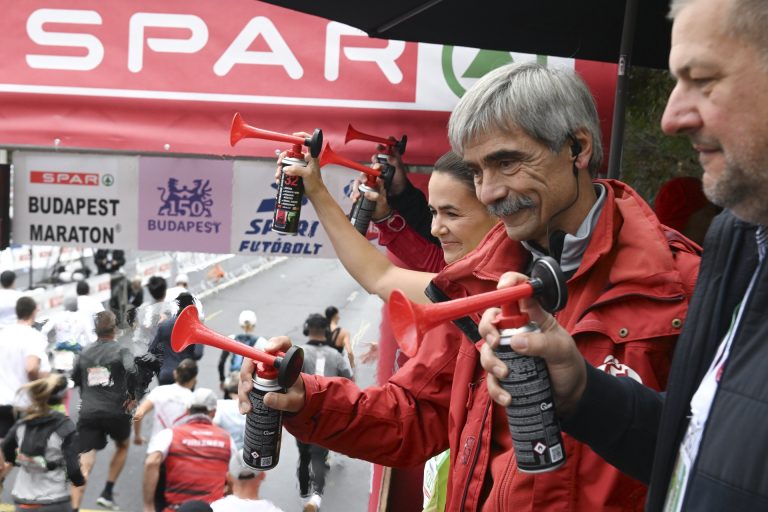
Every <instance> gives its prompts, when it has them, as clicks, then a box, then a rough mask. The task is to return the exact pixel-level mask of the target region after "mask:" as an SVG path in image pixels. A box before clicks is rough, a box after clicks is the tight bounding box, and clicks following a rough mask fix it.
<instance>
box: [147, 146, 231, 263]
mask: <svg viewBox="0 0 768 512" xmlns="http://www.w3.org/2000/svg"><path fill="white" fill-rule="evenodd" d="M138 196H139V205H140V208H139V249H141V250H153V251H190V252H212V253H228V252H230V251H229V240H230V237H229V233H230V226H231V221H232V160H210V159H205V158H199V159H191V158H164V157H140V158H139V193H138Z"/></svg>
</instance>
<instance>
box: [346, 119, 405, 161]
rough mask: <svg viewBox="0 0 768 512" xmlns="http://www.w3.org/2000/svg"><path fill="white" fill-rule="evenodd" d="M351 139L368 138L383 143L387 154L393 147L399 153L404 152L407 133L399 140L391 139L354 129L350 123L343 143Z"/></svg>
mask: <svg viewBox="0 0 768 512" xmlns="http://www.w3.org/2000/svg"><path fill="white" fill-rule="evenodd" d="M351 140H368V141H371V142H378V143H379V144H383V145H384V146H385V147H386V149H385V152H386V153H387V154H390V152H391V148H392V147H395V148H397V152H398V153H400V154H401V155H402V154H404V153H405V146H406V145H407V144H408V136H407V135H403V136H402V137H401V138H400V140H392V139H389V138H387V137H379V136H378V135H371V134H369V133H363V132H361V131H359V130H356V129H355V127H354V126H352V125H351V124H350V125H349V126H347V136H346V137H345V138H344V143H345V144H346V143H347V142H349V141H351Z"/></svg>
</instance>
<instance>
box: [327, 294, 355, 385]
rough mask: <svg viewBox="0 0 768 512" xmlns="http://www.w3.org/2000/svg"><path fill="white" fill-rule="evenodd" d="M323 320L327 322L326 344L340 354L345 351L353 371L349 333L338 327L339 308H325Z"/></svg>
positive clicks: (353, 361)
mask: <svg viewBox="0 0 768 512" xmlns="http://www.w3.org/2000/svg"><path fill="white" fill-rule="evenodd" d="M325 318H326V320H328V344H329V345H331V346H332V347H333V348H335V349H336V350H338V351H339V353H340V354H343V353H344V351H345V350H346V351H347V357H348V358H349V366H350V367H351V368H352V370H354V369H355V355H354V354H353V353H352V343H351V339H350V336H349V331H348V330H346V329H345V328H343V327H341V326H340V325H339V320H340V319H341V316H340V315H339V308H337V307H336V306H328V307H327V308H325Z"/></svg>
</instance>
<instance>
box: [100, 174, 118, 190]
mask: <svg viewBox="0 0 768 512" xmlns="http://www.w3.org/2000/svg"><path fill="white" fill-rule="evenodd" d="M101 183H102V184H103V185H104V186H105V187H111V186H112V185H114V184H115V177H114V176H112V175H111V174H104V175H102V176H101Z"/></svg>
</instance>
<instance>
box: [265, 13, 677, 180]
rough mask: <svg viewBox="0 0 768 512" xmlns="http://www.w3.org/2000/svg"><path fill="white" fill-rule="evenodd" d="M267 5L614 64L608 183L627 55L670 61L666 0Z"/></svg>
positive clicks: (381, 31)
mask: <svg viewBox="0 0 768 512" xmlns="http://www.w3.org/2000/svg"><path fill="white" fill-rule="evenodd" d="M266 1H267V3H270V4H275V5H280V6H282V7H287V8H289V9H293V10H296V11H301V12H305V13H308V14H314V15H316V16H320V17H323V18H327V19H331V20H335V21H339V22H341V23H344V24H347V25H351V26H353V27H356V28H359V29H361V30H363V31H365V32H366V33H367V34H368V35H370V36H371V37H379V38H384V39H396V40H402V41H417V42H425V43H437V44H445V45H454V46H468V47H472V48H483V49H488V50H504V51H514V52H522V53H533V54H538V55H553V56H558V57H571V58H576V59H586V60H597V61H603V62H618V63H619V77H618V82H617V86H616V105H615V109H614V122H613V133H612V135H611V151H610V160H611V161H610V164H609V176H611V177H618V175H619V166H620V161H621V160H620V157H621V150H620V147H621V140H622V138H623V134H624V101H625V96H626V75H627V73H628V72H629V56H630V55H631V57H632V62H633V63H634V64H637V65H640V66H646V67H654V68H659V69H664V68H666V67H667V57H668V56H669V46H670V31H671V30H670V27H671V24H670V22H669V21H668V20H667V19H666V15H667V11H668V4H669V0H642V2H641V1H640V0H626V1H622V0H582V1H578V0H538V1H531V0H527V1H520V0H517V1H515V0H507V1H506V2H498V1H494V2H491V1H487V0H478V1H475V2H467V1H461V0H389V1H386V2H376V3H373V2H372V3H369V2H361V1H360V0H354V1H351V0H344V1H339V0H334V1H329V0H325V1H322V0H266ZM640 4H642V5H640Z"/></svg>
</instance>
